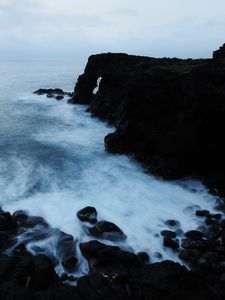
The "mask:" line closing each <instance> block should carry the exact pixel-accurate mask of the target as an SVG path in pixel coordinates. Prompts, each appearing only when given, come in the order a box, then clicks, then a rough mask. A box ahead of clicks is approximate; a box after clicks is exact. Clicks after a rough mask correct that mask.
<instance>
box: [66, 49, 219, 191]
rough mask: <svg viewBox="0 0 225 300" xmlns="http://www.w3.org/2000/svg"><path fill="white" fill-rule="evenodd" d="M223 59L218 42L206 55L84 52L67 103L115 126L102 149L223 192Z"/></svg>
mask: <svg viewBox="0 0 225 300" xmlns="http://www.w3.org/2000/svg"><path fill="white" fill-rule="evenodd" d="M224 61H225V46H223V47H221V48H220V49H219V50H218V51H215V52H214V53H213V58H212V59H196V60H194V59H186V60H182V59H177V58H173V59H170V58H151V57H141V56H132V55H127V54H121V53H118V54H113V53H106V54H98V55H92V56H90V57H89V60H88V63H87V66H86V68H85V71H84V74H83V75H81V76H79V78H78V81H77V83H76V86H75V90H74V96H73V98H72V100H71V102H72V103H82V104H89V108H88V110H89V111H90V112H91V113H92V115H94V116H97V117H99V118H101V119H103V120H107V121H108V122H110V123H111V124H114V125H115V127H116V131H115V132H114V133H111V134H109V135H107V136H106V137H105V147H106V149H107V150H108V151H110V152H113V153H125V154H128V155H130V156H132V157H134V158H135V159H137V160H138V161H140V162H141V163H143V165H144V166H145V167H146V168H147V169H148V170H149V171H150V172H152V173H153V174H156V175H159V176H162V177H163V178H171V179H173V178H181V177H184V176H195V177H200V178H201V179H203V180H205V181H206V182H207V183H208V184H211V185H212V186H214V187H216V188H219V190H220V192H221V193H222V194H223V193H224V192H225V187H224V182H225V175H224V174H225V173H224V170H225V155H224V153H225V144H224V143H223V134H224V129H225V63H224ZM98 84H99V86H98ZM96 87H97V88H96Z"/></svg>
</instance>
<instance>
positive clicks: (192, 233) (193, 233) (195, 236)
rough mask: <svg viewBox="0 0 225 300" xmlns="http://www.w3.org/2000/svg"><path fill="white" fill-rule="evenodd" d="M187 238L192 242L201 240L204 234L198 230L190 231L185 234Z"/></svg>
mask: <svg viewBox="0 0 225 300" xmlns="http://www.w3.org/2000/svg"><path fill="white" fill-rule="evenodd" d="M185 236H186V237H188V238H190V239H192V240H201V239H202V238H203V236H204V234H203V233H202V232H201V231H198V230H190V231H187V232H186V233H185Z"/></svg>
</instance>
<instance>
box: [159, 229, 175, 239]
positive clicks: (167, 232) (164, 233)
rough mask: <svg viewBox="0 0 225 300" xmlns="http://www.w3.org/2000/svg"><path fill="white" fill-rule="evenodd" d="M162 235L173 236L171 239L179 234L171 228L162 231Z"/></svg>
mask: <svg viewBox="0 0 225 300" xmlns="http://www.w3.org/2000/svg"><path fill="white" fill-rule="evenodd" d="M161 235H162V236H164V237H168V238H171V239H174V238H176V236H177V234H176V232H174V231H171V230H163V231H161Z"/></svg>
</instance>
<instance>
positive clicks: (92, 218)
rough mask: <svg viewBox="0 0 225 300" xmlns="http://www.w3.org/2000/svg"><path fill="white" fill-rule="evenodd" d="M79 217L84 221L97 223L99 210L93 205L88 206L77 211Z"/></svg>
mask: <svg viewBox="0 0 225 300" xmlns="http://www.w3.org/2000/svg"><path fill="white" fill-rule="evenodd" d="M77 217H78V218H79V219H80V220H81V221H82V222H89V223H96V222H97V210H96V209H95V208H94V207H92V206H87V207H85V208H83V209H81V210H79V211H78V212H77Z"/></svg>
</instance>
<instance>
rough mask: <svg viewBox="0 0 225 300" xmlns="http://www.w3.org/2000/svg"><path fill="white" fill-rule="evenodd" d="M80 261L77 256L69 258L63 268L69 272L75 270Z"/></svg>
mask: <svg viewBox="0 0 225 300" xmlns="http://www.w3.org/2000/svg"><path fill="white" fill-rule="evenodd" d="M77 262H78V259H77V258H76V257H75V256H71V257H68V258H66V259H64V260H63V261H62V266H63V267H64V268H65V269H67V270H74V269H75V267H76V265H77Z"/></svg>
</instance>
